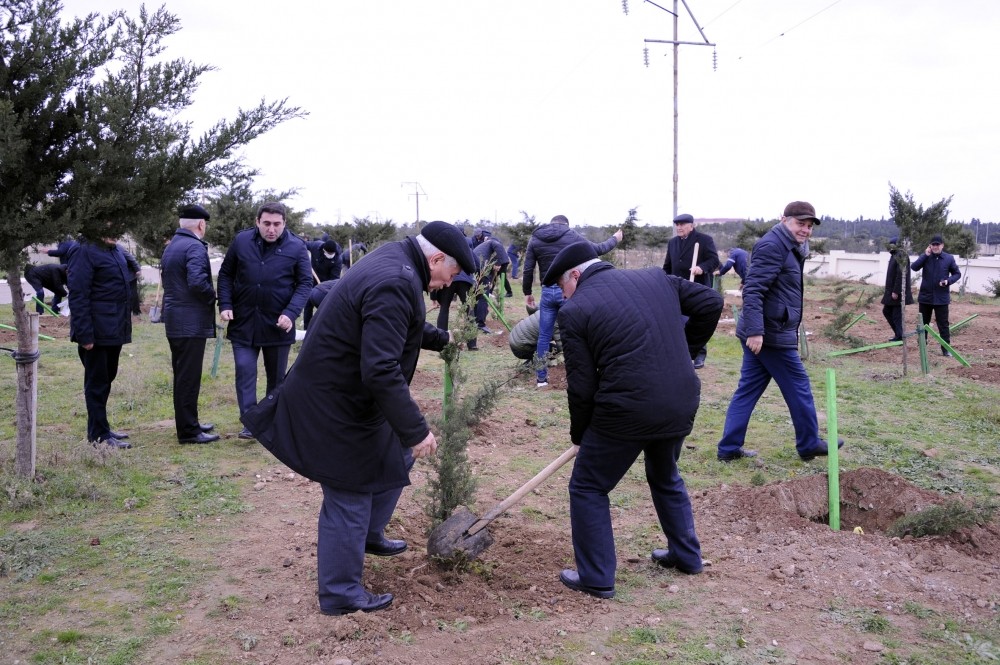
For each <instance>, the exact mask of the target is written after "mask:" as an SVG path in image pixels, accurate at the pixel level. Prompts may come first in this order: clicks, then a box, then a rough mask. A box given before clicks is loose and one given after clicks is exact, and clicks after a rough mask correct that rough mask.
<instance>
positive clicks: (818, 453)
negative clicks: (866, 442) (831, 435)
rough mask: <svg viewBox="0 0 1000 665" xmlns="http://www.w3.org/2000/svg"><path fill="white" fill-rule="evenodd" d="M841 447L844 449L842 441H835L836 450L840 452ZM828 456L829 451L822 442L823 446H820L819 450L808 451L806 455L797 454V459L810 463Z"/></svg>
mask: <svg viewBox="0 0 1000 665" xmlns="http://www.w3.org/2000/svg"><path fill="white" fill-rule="evenodd" d="M843 447H844V440H843V439H837V450H840V449H841V448H843ZM828 454H829V450H828V449H827V446H826V442H825V441H824V442H823V445H822V446H820V447H819V448H816V449H815V450H810V451H809V452H808V453H805V454H802V453H799V458H800V459H801V460H802V461H803V462H810V461H812V460H814V459H816V458H817V457H826V456H827V455H828Z"/></svg>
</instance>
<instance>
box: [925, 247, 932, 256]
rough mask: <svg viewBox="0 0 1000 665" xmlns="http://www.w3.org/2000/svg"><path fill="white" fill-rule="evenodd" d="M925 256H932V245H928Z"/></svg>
mask: <svg viewBox="0 0 1000 665" xmlns="http://www.w3.org/2000/svg"><path fill="white" fill-rule="evenodd" d="M924 254H926V255H927V256H930V255H931V246H930V245H927V249H925V250H924Z"/></svg>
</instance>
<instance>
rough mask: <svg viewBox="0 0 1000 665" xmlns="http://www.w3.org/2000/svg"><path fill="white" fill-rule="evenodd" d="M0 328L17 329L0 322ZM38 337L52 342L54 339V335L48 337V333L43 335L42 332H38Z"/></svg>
mask: <svg viewBox="0 0 1000 665" xmlns="http://www.w3.org/2000/svg"><path fill="white" fill-rule="evenodd" d="M0 328H3V329H4V330H17V328H15V327H14V326H8V325H7V324H6V323H0ZM38 339H47V340H48V341H50V342H54V341H55V340H56V338H55V337H49V336H48V335H43V334H42V333H38Z"/></svg>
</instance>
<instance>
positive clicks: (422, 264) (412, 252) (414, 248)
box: [400, 236, 431, 291]
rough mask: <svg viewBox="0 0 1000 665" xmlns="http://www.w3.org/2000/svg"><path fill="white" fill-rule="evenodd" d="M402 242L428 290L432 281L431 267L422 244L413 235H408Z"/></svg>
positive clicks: (424, 286)
mask: <svg viewBox="0 0 1000 665" xmlns="http://www.w3.org/2000/svg"><path fill="white" fill-rule="evenodd" d="M400 244H401V245H402V246H403V251H404V252H405V253H406V254H407V255H408V256H409V258H410V260H411V261H413V267H414V268H416V269H417V275H419V276H420V283H421V285H423V288H424V291H426V290H427V287H428V286H429V285H430V283H431V269H430V267H429V266H428V265H427V257H426V256H424V253H423V251H422V250H421V249H420V245H418V244H417V239H416V238H414V237H412V236H407V237H406V238H405V239H404V240H402V241H400Z"/></svg>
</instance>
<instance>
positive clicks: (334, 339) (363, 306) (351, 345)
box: [243, 222, 476, 615]
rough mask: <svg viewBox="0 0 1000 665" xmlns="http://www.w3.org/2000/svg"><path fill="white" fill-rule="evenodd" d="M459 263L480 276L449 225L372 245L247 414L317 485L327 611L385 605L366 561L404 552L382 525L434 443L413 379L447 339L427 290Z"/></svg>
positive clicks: (270, 445) (282, 456)
mask: <svg viewBox="0 0 1000 665" xmlns="http://www.w3.org/2000/svg"><path fill="white" fill-rule="evenodd" d="M460 269H461V270H465V271H466V272H467V273H470V274H472V273H475V270H476V266H475V259H474V258H473V256H472V250H471V248H470V247H469V245H468V243H467V242H466V239H465V236H464V235H463V234H462V232H461V231H460V230H458V229H457V228H456V227H454V226H452V225H451V224H446V223H445V222H430V223H428V224H427V225H425V226H424V228H423V229H422V230H421V232H420V235H418V236H415V237H408V238H405V239H404V240H402V241H399V242H390V243H387V244H385V245H382V246H381V247H379V248H378V249H376V250H375V251H373V252H372V253H371V254H370V255H369V256H367V257H365V260H364V261H361V262H359V263H358V264H357V265H355V266H354V267H353V268H351V269H350V270H348V271H347V273H346V275H345V276H344V277H343V278H341V279H340V280H338V281H337V287H336V288H334V289H332V290H331V291H330V292H329V294H327V296H326V297H325V298H324V299H323V301H322V304H321V305H320V306H319V309H318V310H317V311H316V314H315V316H313V320H312V323H311V324H310V326H309V334H308V335H307V336H306V339H305V342H303V344H302V350H301V351H300V352H299V355H298V358H297V360H296V362H295V365H294V366H293V367H292V369H291V371H289V372H288V375H287V376H286V377H285V380H284V382H283V383H282V384H281V385H280V386H279V387H278V388H277V389H275V390H274V391H271V392H269V394H268V395H267V397H266V398H265V399H264V400H262V401H261V403H260V404H258V405H257V406H256V407H255V408H253V409H251V410H249V411H248V412H247V413H246V414H245V415H244V416H243V423H244V424H245V425H246V426H247V427H248V428H249V429H250V430H251V431H252V432H253V433H254V435H255V437H256V438H257V440H258V441H260V442H261V443H262V444H263V445H264V446H265V447H266V448H267V449H268V450H270V451H271V452H272V453H273V454H274V456H275V457H277V458H278V459H279V460H281V461H282V462H284V463H285V464H286V465H288V466H289V467H290V468H291V469H293V470H294V471H297V472H298V473H301V474H302V475H303V476H305V477H306V478H309V479H311V480H314V481H316V482H318V483H320V484H321V485H322V488H323V506H322V509H321V510H320V514H319V538H318V542H317V555H316V564H317V568H318V571H317V578H318V584H319V606H320V610H321V611H322V612H323V613H324V614H331V615H339V614H347V613H350V612H356V611H362V612H374V611H376V610H381V609H384V608H386V607H388V606H389V605H390V604H391V603H392V598H393V597H392V594H390V593H384V594H374V593H371V592H370V591H368V590H366V589H365V588H364V586H362V583H361V577H362V573H363V571H364V557H365V554H373V555H376V556H393V555H397V554H401V553H402V552H404V551H405V550H406V548H407V545H406V542H405V541H402V540H388V539H387V538H386V537H385V534H384V529H385V526H386V525H387V524H388V523H389V519H390V518H391V517H392V513H393V510H395V507H396V502H397V501H398V500H399V497H400V495H401V493H402V491H403V487H405V486H406V485H408V484H409V482H410V480H409V470H410V467H411V466H412V465H413V460H414V459H415V458H419V457H424V456H426V455H431V454H433V453H434V451H435V450H436V449H437V441H436V439H435V438H434V434H433V432H431V431H430V428H429V427H428V426H427V421H426V419H425V418H424V416H423V414H422V413H421V412H420V407H419V406H418V405H417V403H416V402H415V401H414V400H413V397H412V396H411V395H410V381H411V380H412V379H413V373H414V371H415V370H416V366H417V358H418V356H419V355H420V349H421V348H425V349H431V350H435V351H440V350H442V349H443V348H444V347H445V345H447V344H448V342H449V341H450V335H449V333H448V332H447V331H444V330H440V329H438V328H435V327H434V326H432V325H430V324H428V323H427V321H426V311H425V305H424V292H426V291H431V290H435V289H439V288H441V287H444V286H447V285H449V284H450V283H451V281H452V279H453V278H454V277H455V275H457V274H458V272H459V270H460ZM317 413H321V414H323V417H322V418H316V417H315V415H316V414H317ZM331 432H335V433H336V435H335V436H331V435H330V433H331Z"/></svg>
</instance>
